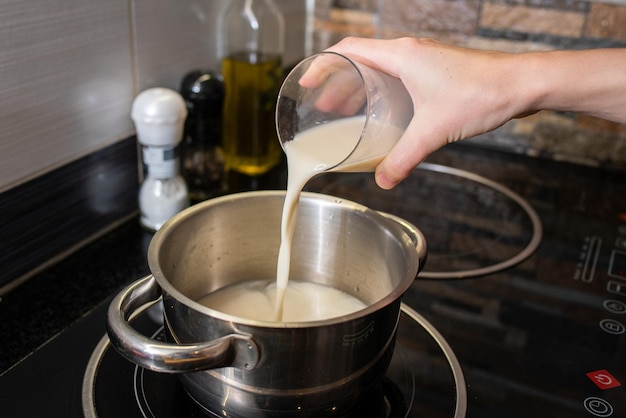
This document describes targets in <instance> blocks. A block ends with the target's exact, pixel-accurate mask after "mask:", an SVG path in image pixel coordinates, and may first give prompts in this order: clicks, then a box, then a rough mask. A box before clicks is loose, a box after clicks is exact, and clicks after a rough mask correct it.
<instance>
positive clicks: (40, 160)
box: [0, 0, 307, 192]
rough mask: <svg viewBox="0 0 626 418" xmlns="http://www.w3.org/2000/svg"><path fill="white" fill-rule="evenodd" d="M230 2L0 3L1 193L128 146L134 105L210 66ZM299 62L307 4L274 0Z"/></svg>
mask: <svg viewBox="0 0 626 418" xmlns="http://www.w3.org/2000/svg"><path fill="white" fill-rule="evenodd" d="M227 2H228V0H210V1H205V0H181V1H173V0H107V1H105V2H103V1H98V0H84V1H80V2H76V1H72V0H7V1H3V2H0V51H1V52H0V97H1V98H2V99H1V100H0V124H1V126H2V133H1V134H0V135H1V137H0V138H1V139H0V192H3V191H5V190H8V189H10V188H12V187H15V186H17V185H18V184H21V183H23V182H25V181H27V180H30V179H32V178H35V177H37V176H39V175H41V174H42V173H45V172H48V171H50V170H52V169H54V168H57V167H60V166H63V165H65V164H67V163H69V162H71V161H74V160H76V159H78V158H80V157H82V156H85V155H88V154H90V153H92V152H95V151H97V150H99V149H101V148H103V147H105V146H108V145H111V144H113V143H115V142H118V141H120V140H122V139H123V138H127V137H129V136H131V135H132V133H133V129H134V128H133V125H132V122H131V120H130V117H129V113H130V106H131V103H132V100H133V98H134V97H135V95H136V94H137V93H139V92H140V91H142V90H144V89H146V88H149V87H155V86H162V87H171V88H174V89H178V87H179V83H180V80H181V79H182V77H183V76H184V75H185V74H186V73H187V72H188V71H190V70H193V69H195V68H215V67H216V47H217V40H216V29H217V23H216V22H217V19H218V15H219V11H220V10H221V8H222V7H223V5H225V4H226V3H227ZM276 3H277V4H278V5H279V6H280V8H281V9H282V10H283V12H284V14H285V20H286V22H287V30H288V31H289V34H290V35H289V36H288V37H287V43H286V48H287V50H286V54H285V55H286V56H285V58H286V61H287V62H289V61H295V60H298V59H300V58H302V56H303V54H304V28H305V27H306V24H305V22H306V13H305V11H306V3H307V2H306V0H276Z"/></svg>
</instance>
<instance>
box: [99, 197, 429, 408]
mask: <svg viewBox="0 0 626 418" xmlns="http://www.w3.org/2000/svg"><path fill="white" fill-rule="evenodd" d="M284 195H285V194H284V192H278V191H276V192H273V191H272V192H247V193H240V194H236V195H229V196H224V197H221V198H218V199H213V200H210V201H206V202H204V203H201V204H198V205H196V206H193V207H191V208H189V209H187V210H186V211H184V212H182V213H180V214H178V215H177V216H175V217H174V218H173V219H172V220H171V221H169V222H168V223H167V224H166V225H164V226H163V227H162V228H161V229H160V230H159V231H158V232H157V233H156V234H155V236H154V238H153V240H152V242H151V244H150V248H149V251H148V263H149V266H150V270H151V272H152V274H153V276H154V279H152V278H147V279H144V280H145V281H146V282H145V283H144V287H146V288H148V289H149V290H145V289H144V290H143V291H142V290H137V289H135V290H132V291H127V292H121V294H120V295H118V298H116V299H117V300H114V301H113V302H112V305H111V308H110V311H109V335H110V336H111V340H112V342H113V345H114V346H115V347H116V348H117V349H118V351H120V352H122V354H125V355H126V356H127V357H128V358H129V359H131V360H133V361H135V362H137V363H139V364H141V365H143V366H144V367H149V368H152V369H154V370H160V371H164V372H185V373H184V374H182V375H181V381H182V383H183V385H184V386H185V389H186V390H187V391H188V392H189V394H190V395H191V397H192V398H193V399H194V400H195V401H196V402H197V403H198V404H200V405H201V406H202V407H204V408H206V409H208V410H210V411H212V412H215V413H218V414H219V415H223V416H241V417H255V416H290V415H293V414H294V413H296V412H297V413H300V414H305V415H307V414H309V415H317V414H320V413H324V412H325V413H328V414H331V415H339V416H341V415H342V414H343V413H345V412H346V411H347V410H349V409H350V408H352V407H353V406H354V404H355V403H356V402H358V401H359V399H360V397H361V396H362V395H363V394H364V393H367V392H368V391H369V390H371V389H373V388H375V387H376V386H377V385H378V384H379V383H380V381H381V379H382V378H383V376H384V374H385V371H386V369H387V367H388V365H389V362H390V360H391V356H392V354H393V349H394V344H395V337H396V328H397V324H398V320H399V315H400V302H401V296H402V294H403V293H404V292H405V291H406V289H407V288H408V287H409V286H410V284H411V282H412V281H413V279H414V278H415V276H416V275H417V273H418V271H419V269H420V267H421V265H422V264H423V262H424V260H425V257H426V246H425V242H424V239H423V236H422V235H421V233H420V232H419V231H418V230H417V229H416V228H415V227H413V226H411V225H408V224H406V223H404V222H402V221H401V220H398V219H392V218H390V217H389V216H384V215H383V214H380V213H378V212H375V211H373V210H370V209H367V208H365V207H363V206H361V205H358V204H356V203H353V202H348V201H342V200H340V199H337V198H334V197H330V196H324V195H319V194H313V193H304V194H303V195H302V198H301V201H300V206H299V212H298V220H297V226H296V232H295V236H294V241H293V246H292V258H291V260H292V261H291V274H290V278H292V279H296V280H301V281H311V282H316V283H320V284H324V285H328V286H332V287H335V288H337V289H341V290H343V291H345V292H348V293H350V294H352V295H354V296H356V297H358V298H359V299H361V300H362V301H363V302H365V303H366V305H367V307H366V308H365V309H362V310H360V311H357V312H354V313H352V314H349V315H346V316H342V317H339V318H332V319H328V320H323V321H315V322H293V323H290V322H280V323H279V322H263V321H255V320H250V319H244V318H239V317H235V316H230V315H226V314H224V313H222V312H219V311H215V310H212V309H210V308H208V307H205V306H203V305H200V304H199V303H197V302H196V300H198V299H199V298H201V297H202V296H205V295H206V294H208V293H211V292H213V291H216V290H218V289H221V288H223V287H225V286H230V285H234V284H237V283H240V282H243V281H248V280H275V277H276V260H277V258H278V249H279V246H280V218H281V211H282V205H283V202H284ZM155 280H156V282H155ZM131 287H132V285H131ZM142 293H144V294H145V293H151V296H150V297H139V298H137V295H138V294H139V295H141V294H142ZM156 294H160V295H162V297H163V307H164V322H165V327H166V334H167V335H168V339H169V342H170V344H168V345H167V347H166V348H163V347H158V344H157V345H156V346H157V347H154V346H150V347H143V346H142V344H143V342H144V341H143V340H141V339H140V340H139V341H137V339H136V338H135V337H136V336H135V335H134V334H132V332H130V333H129V332H127V331H128V330H127V329H126V327H125V325H123V326H122V327H121V328H120V324H119V322H120V318H121V319H124V318H127V317H128V316H129V315H130V313H129V311H132V310H133V309H134V308H135V307H136V306H138V305H139V304H141V303H143V302H145V299H152V298H154V297H155V296H156ZM134 298H136V299H137V301H134V302H133V300H134ZM129 301H130V302H129ZM122 322H123V321H122ZM120 334H122V335H120ZM129 340H130V341H129ZM205 342H209V343H205ZM153 345H154V344H153ZM176 347H179V348H180V352H177V351H176ZM205 349H206V353H205V354H206V355H205V354H200V355H198V354H197V353H198V352H203V351H204V350H205ZM162 350H172V352H168V353H167V354H164V353H163V351H162ZM136 351H140V352H142V353H140V354H139V355H138V356H137V355H136V354H134V353H135V352H136ZM198 356H199V357H210V359H208V360H207V359H206V358H205V359H201V358H200V359H199V358H198ZM161 357H165V358H161Z"/></svg>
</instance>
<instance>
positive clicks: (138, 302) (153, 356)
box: [107, 275, 259, 373]
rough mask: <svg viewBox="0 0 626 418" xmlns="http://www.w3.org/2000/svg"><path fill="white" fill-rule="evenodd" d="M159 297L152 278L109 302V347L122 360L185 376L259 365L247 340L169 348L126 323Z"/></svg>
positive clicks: (255, 348)
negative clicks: (220, 368) (195, 372)
mask: <svg viewBox="0 0 626 418" xmlns="http://www.w3.org/2000/svg"><path fill="white" fill-rule="evenodd" d="M160 297H161V288H160V287H159V285H158V283H157V282H156V279H155V278H154V276H152V275H149V276H146V277H144V278H142V279H139V280H137V281H135V282H133V283H131V284H130V285H128V286H127V287H126V288H124V289H123V290H122V291H120V292H119V293H118V294H117V295H116V296H115V297H114V298H113V300H112V301H111V304H110V305H109V310H108V313H107V333H108V335H109V339H110V340H111V345H112V346H113V347H114V348H115V349H116V350H117V351H118V352H119V353H120V354H121V355H122V356H123V357H125V358H126V359H128V360H130V361H132V362H134V363H136V364H138V365H140V366H142V367H144V368H147V369H150V370H154V371H158V372H166V373H185V372H193V371H198V370H206V369H212V368H218V367H229V366H230V367H239V368H242V369H245V370H252V369H254V367H255V366H256V365H257V363H258V361H259V348H258V346H257V344H256V343H255V342H254V340H253V339H252V337H251V336H248V335H243V334H230V335H226V336H224V337H221V338H218V339H216V340H213V341H208V342H201V343H193V344H172V343H166V342H161V341H156V340H152V339H150V338H148V337H146V336H144V335H141V334H140V333H139V332H137V331H135V329H134V328H132V327H131V325H130V324H129V322H128V319H129V318H130V316H131V315H132V314H133V313H134V312H135V311H136V310H137V309H139V308H140V307H141V306H143V305H145V304H147V303H149V302H155V301H157V300H158V299H159V298H160Z"/></svg>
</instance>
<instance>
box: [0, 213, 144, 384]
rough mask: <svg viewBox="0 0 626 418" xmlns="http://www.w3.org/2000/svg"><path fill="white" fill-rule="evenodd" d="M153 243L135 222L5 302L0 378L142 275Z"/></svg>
mask: <svg viewBox="0 0 626 418" xmlns="http://www.w3.org/2000/svg"><path fill="white" fill-rule="evenodd" d="M151 237H152V233H150V232H148V231H146V230H144V229H142V228H141V227H140V226H139V220H138V218H133V219H131V220H129V221H127V222H125V223H124V224H122V225H121V226H119V227H117V228H115V229H114V230H112V231H111V232H109V233H108V234H106V235H104V236H103V237H101V238H99V239H97V240H96V241H95V242H93V243H91V244H89V245H87V246H85V247H83V248H82V249H80V250H79V251H77V252H75V253H74V254H72V255H70V256H69V257H67V258H65V259H64V260H62V261H61V262H59V263H57V264H56V265H54V266H52V267H50V268H48V269H46V270H45V271H43V272H41V273H39V274H38V275H36V276H35V277H33V278H32V279H30V280H28V281H27V282H26V283H23V284H22V285H20V286H19V287H18V288H17V289H15V290H13V291H12V292H10V293H9V294H7V295H5V296H3V297H2V300H1V301H0V318H2V321H0V347H2V356H0V373H2V372H4V371H6V370H7V369H8V368H9V367H11V366H12V365H13V364H14V363H16V362H17V361H19V360H20V359H22V358H23V357H25V356H26V355H28V354H29V353H30V352H32V351H33V350H35V349H36V348H37V347H39V346H40V345H41V344H43V343H44V342H46V341H47V340H48V339H50V338H52V337H53V336H54V335H56V334H57V333H59V332H61V331H63V330H64V329H65V328H67V327H68V326H69V325H70V324H71V323H72V322H74V321H75V320H76V319H78V318H79V317H81V316H83V315H85V314H87V313H88V312H90V311H91V309H94V308H95V307H96V306H97V305H98V304H100V303H103V301H105V300H108V298H109V297H110V296H111V295H112V294H114V293H116V291H118V290H119V289H121V288H122V287H123V286H124V285H125V284H127V283H129V282H131V281H133V280H136V279H138V278H140V277H142V276H144V275H146V274H147V273H148V271H149V270H148V265H147V260H146V253H147V247H148V244H149V242H150V239H151ZM103 326H104V324H103Z"/></svg>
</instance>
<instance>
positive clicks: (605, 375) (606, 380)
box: [587, 370, 622, 390]
mask: <svg viewBox="0 0 626 418" xmlns="http://www.w3.org/2000/svg"><path fill="white" fill-rule="evenodd" d="M587 377H588V378H589V380H591V381H592V382H593V383H595V385H596V386H597V387H599V388H600V389H602V390H606V389H611V388H616V387H618V386H621V385H622V384H621V383H620V382H619V381H618V380H617V379H616V378H615V377H613V375H611V373H609V372H607V371H606V370H596V371H595V372H589V373H587Z"/></svg>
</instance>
